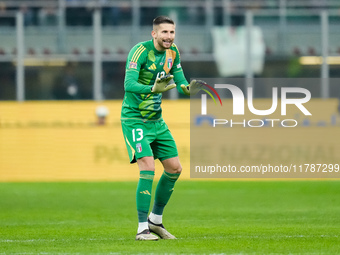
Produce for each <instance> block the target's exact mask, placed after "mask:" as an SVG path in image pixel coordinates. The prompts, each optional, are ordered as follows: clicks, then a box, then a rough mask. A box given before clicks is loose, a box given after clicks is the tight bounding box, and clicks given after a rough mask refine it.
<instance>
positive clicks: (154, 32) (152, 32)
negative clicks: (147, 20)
mask: <svg viewBox="0 0 340 255" xmlns="http://www.w3.org/2000/svg"><path fill="white" fill-rule="evenodd" d="M151 36H152V37H153V38H155V36H156V31H155V30H152V31H151Z"/></svg>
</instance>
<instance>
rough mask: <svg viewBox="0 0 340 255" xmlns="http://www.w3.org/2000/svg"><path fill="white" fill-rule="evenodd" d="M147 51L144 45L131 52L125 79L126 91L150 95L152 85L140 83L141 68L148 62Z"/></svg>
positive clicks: (137, 46)
mask: <svg viewBox="0 0 340 255" xmlns="http://www.w3.org/2000/svg"><path fill="white" fill-rule="evenodd" d="M146 58H147V50H146V48H145V47H144V46H143V45H141V44H140V45H138V44H137V45H136V46H135V47H133V48H132V49H131V51H130V52H129V55H128V58H127V62H126V69H125V79H124V90H125V91H126V92H131V93H137V94H150V93H151V89H152V85H145V84H142V83H139V82H138V78H139V72H140V69H141V66H142V65H143V63H144V62H146Z"/></svg>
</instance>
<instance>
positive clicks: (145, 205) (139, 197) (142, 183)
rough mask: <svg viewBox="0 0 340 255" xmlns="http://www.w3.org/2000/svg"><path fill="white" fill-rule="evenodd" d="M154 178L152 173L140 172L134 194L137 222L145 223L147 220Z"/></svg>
mask: <svg viewBox="0 0 340 255" xmlns="http://www.w3.org/2000/svg"><path fill="white" fill-rule="evenodd" d="M154 176H155V172H154V171H140V176H139V181H138V186H137V192H136V202H137V212H138V222H147V220H148V213H149V209H150V202H151V189H152V182H153V177H154Z"/></svg>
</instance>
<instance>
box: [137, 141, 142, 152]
mask: <svg viewBox="0 0 340 255" xmlns="http://www.w3.org/2000/svg"><path fill="white" fill-rule="evenodd" d="M136 149H137V152H138V153H141V152H142V144H141V143H137V144H136Z"/></svg>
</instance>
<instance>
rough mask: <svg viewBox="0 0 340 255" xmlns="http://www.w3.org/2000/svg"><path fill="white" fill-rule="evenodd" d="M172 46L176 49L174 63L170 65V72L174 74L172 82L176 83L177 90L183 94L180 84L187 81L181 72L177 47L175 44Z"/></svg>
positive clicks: (186, 83) (184, 83)
mask: <svg viewBox="0 0 340 255" xmlns="http://www.w3.org/2000/svg"><path fill="white" fill-rule="evenodd" d="M174 46H175V51H176V58H175V60H174V65H173V66H172V68H171V71H170V73H171V74H172V75H173V76H174V82H175V83H176V88H177V90H178V92H179V93H181V94H185V93H184V92H183V90H182V88H181V85H188V84H189V83H188V81H187V79H186V78H185V76H184V73H183V69H182V66H181V60H180V54H179V51H178V48H177V46H176V45H175V44H174Z"/></svg>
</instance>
